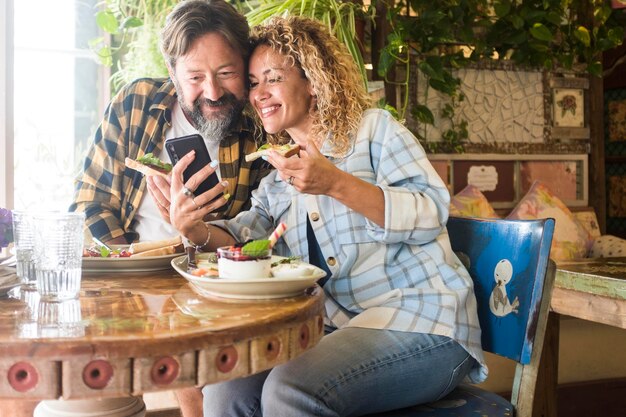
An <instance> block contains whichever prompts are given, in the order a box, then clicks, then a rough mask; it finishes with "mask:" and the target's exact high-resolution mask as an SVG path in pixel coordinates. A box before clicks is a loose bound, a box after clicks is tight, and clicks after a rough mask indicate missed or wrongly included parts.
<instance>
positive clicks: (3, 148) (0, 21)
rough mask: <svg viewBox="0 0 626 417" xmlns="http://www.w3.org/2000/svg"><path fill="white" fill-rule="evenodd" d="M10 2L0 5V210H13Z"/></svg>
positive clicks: (11, 14)
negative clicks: (0, 165) (1, 167)
mask: <svg viewBox="0 0 626 417" xmlns="http://www.w3.org/2000/svg"><path fill="white" fill-rule="evenodd" d="M13 1H14V0H6V1H4V2H2V3H1V4H2V6H0V28H4V31H0V126H2V127H1V128H0V155H1V156H0V162H2V166H3V167H4V169H2V170H0V207H7V208H11V209H12V208H13V204H14V198H13V191H14V188H13V183H14V172H13V169H14V145H13V136H14V125H13V71H14V69H13V64H14V60H13V55H14V54H13V28H14V26H13V25H14V18H13V17H14V12H13V10H14V8H13Z"/></svg>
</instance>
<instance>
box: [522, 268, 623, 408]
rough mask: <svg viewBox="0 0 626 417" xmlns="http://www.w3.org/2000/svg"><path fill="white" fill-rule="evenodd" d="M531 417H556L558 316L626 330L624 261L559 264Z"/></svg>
mask: <svg viewBox="0 0 626 417" xmlns="http://www.w3.org/2000/svg"><path fill="white" fill-rule="evenodd" d="M550 306H551V313H550V317H549V319H548V328H547V331H546V338H545V343H544V348H543V354H542V357H541V364H540V368H541V369H540V374H539V378H538V385H537V389H536V392H535V412H534V413H533V415H534V416H537V417H540V416H546V417H556V416H557V386H558V370H559V367H558V358H559V330H560V326H559V315H564V316H571V317H576V318H578V319H582V320H587V321H592V322H595V323H602V324H607V325H609V326H614V327H618V328H621V329H626V258H596V259H583V260H579V261H568V262H559V263H558V264H557V271H556V280H555V285H554V291H553V294H552V301H551V303H550Z"/></svg>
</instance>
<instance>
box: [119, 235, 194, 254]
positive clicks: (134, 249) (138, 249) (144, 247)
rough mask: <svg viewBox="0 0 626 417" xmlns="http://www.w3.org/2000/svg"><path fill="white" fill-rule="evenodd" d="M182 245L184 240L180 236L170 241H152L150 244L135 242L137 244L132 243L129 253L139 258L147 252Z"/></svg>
mask: <svg viewBox="0 0 626 417" xmlns="http://www.w3.org/2000/svg"><path fill="white" fill-rule="evenodd" d="M182 243H183V240H182V238H181V237H180V236H176V237H173V238H170V239H163V240H151V241H148V242H135V243H131V245H130V247H129V248H128V251H129V252H130V253H132V254H133V256H137V255H139V254H141V253H143V252H147V251H151V250H155V249H161V248H167V247H170V246H178V245H182ZM148 256H154V255H148Z"/></svg>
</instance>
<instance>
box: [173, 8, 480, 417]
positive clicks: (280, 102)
mask: <svg viewBox="0 0 626 417" xmlns="http://www.w3.org/2000/svg"><path fill="white" fill-rule="evenodd" d="M254 34H255V36H254V37H253V42H252V45H253V52H252V55H251V58H250V63H249V77H250V94H249V99H250V102H251V104H252V106H253V107H254V109H255V110H256V113H257V115H258V117H259V119H260V121H261V123H262V124H263V128H264V129H265V130H266V131H267V133H268V134H270V135H272V140H274V141H276V142H285V141H293V142H295V143H297V144H298V145H300V147H301V151H300V154H299V157H291V158H285V157H283V156H281V155H279V154H278V153H277V152H270V155H269V157H268V161H269V162H270V163H271V164H272V165H273V166H274V167H275V168H276V170H275V171H273V172H272V173H271V174H270V175H269V176H268V177H266V178H265V179H264V180H263V181H262V182H261V185H260V186H259V189H258V190H257V192H256V193H255V194H253V202H252V208H251V209H250V211H247V212H242V213H240V214H239V215H238V216H237V217H236V218H234V219H232V220H227V221H219V222H214V223H213V224H208V225H205V224H200V222H201V219H200V220H198V222H197V223H195V224H193V225H191V226H190V227H188V228H186V229H185V230H180V231H181V233H182V234H183V235H185V236H188V237H189V238H190V239H191V240H192V241H194V242H203V241H205V240H206V241H207V242H208V244H207V245H206V246H207V249H214V248H216V247H218V246H224V245H229V244H232V243H234V242H235V241H242V240H245V239H247V238H249V237H251V238H253V239H263V238H266V237H267V236H268V235H269V234H270V233H271V231H272V230H273V229H274V228H275V227H276V225H277V224H279V223H280V222H285V223H286V224H287V226H288V228H287V231H286V233H285V234H284V236H283V239H281V240H279V243H278V244H277V245H276V246H275V247H274V253H277V254H279V255H284V256H298V257H301V258H302V259H303V260H304V261H307V262H309V263H313V264H316V265H318V266H320V267H322V268H324V269H325V270H326V271H327V277H326V279H325V280H323V281H321V282H320V285H322V286H323V289H324V292H325V294H326V329H327V334H326V335H325V336H324V337H323V338H322V340H321V341H320V343H319V344H318V345H316V346H315V347H313V348H312V349H310V350H309V351H307V352H305V353H304V354H302V355H301V356H299V357H297V358H295V359H294V360H292V361H290V362H288V363H286V364H284V365H280V366H277V367H276V368H274V369H272V370H270V371H266V372H262V373H260V374H257V375H254V376H251V377H247V378H242V379H238V380H233V381H229V382H224V383H220V384H215V385H208V386H206V387H204V388H203V393H204V413H205V416H206V417H211V416H261V415H263V416H267V417H282V416H284V417H295V416H298V417H303V416H305V417H306V416H361V415H366V414H370V413H377V412H383V411H386V410H391V409H396V408H402V407H407V406H411V405H415V404H420V403H424V402H429V401H434V400H437V399H439V398H441V397H442V396H444V395H446V394H447V393H448V392H450V391H451V390H452V389H453V388H454V387H455V386H456V385H457V384H459V383H460V382H461V380H462V379H463V378H465V377H466V376H469V377H470V378H471V379H472V380H473V381H475V382H477V381H481V380H483V379H484V378H485V376H486V367H485V365H484V359H483V356H482V350H481V345H480V329H479V324H478V318H477V313H476V301H475V298H474V293H473V287H472V281H471V279H470V277H469V275H468V273H467V271H466V270H465V269H464V268H463V266H462V265H461V263H460V261H459V260H458V258H457V257H456V256H455V255H454V253H453V251H452V249H451V247H450V242H449V238H448V234H447V231H446V221H447V219H448V205H449V200H450V196H449V193H448V190H447V189H446V186H445V184H444V183H443V181H442V180H441V179H440V178H439V176H438V175H437V173H436V172H435V170H434V169H433V167H432V166H431V164H430V163H429V162H428V159H427V157H426V154H425V152H424V150H423V148H422V147H421V146H420V144H419V142H418V141H417V140H416V138H415V137H414V136H413V135H412V134H411V133H410V132H409V131H408V130H407V129H406V128H405V127H404V126H402V125H401V124H400V123H398V122H397V121H396V120H394V119H393V117H392V116H391V115H390V114H389V113H387V112H385V111H383V110H377V109H369V107H370V100H369V98H368V95H367V93H366V91H365V88H364V86H363V84H362V82H361V80H360V78H359V75H358V74H359V72H358V71H357V68H356V66H355V64H354V62H353V61H352V59H351V58H350V56H349V55H348V53H347V52H346V51H345V49H344V48H343V46H342V45H341V44H340V43H339V42H338V41H337V40H336V39H335V38H334V37H333V36H331V35H330V34H329V33H328V31H327V29H326V28H325V27H324V26H323V25H322V24H320V23H318V22H316V21H313V20H309V19H306V18H298V17H290V18H275V19H273V20H271V21H270V22H269V23H267V24H266V25H264V26H261V27H257V28H256V29H255V32H254ZM189 159H190V158H186V159H183V160H181V162H179V164H178V165H177V166H176V167H175V168H174V173H173V178H174V179H176V180H173V185H172V186H173V188H174V192H181V190H183V184H182V181H180V178H181V176H182V175H181V174H182V172H183V170H184V169H185V167H186V166H187V165H188V163H189ZM209 171H210V170H209V169H207V170H206V172H205V174H206V173H208V172H209ZM200 177H201V175H200V174H198V177H197V178H192V179H191V180H190V182H191V183H190V182H188V183H187V184H185V186H187V188H191V189H193V185H194V184H196V183H198V182H197V181H199V180H200V179H201V178H200ZM211 198H213V196H206V198H204V197H203V196H198V197H196V203H197V204H201V203H204V202H208V201H210V199H211ZM205 200H206V201H205ZM193 208H194V207H193V206H192V205H190V207H189V210H190V213H191V211H192V210H193ZM216 226H217V227H216Z"/></svg>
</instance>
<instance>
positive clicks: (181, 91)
mask: <svg viewBox="0 0 626 417" xmlns="http://www.w3.org/2000/svg"><path fill="white" fill-rule="evenodd" d="M248 36H249V27H248V23H247V22H246V20H245V18H244V17H243V16H242V15H241V14H239V13H238V12H237V11H236V10H235V9H234V8H233V7H232V6H231V5H230V4H228V3H226V2H224V1H223V0H189V1H184V2H181V3H178V5H177V6H176V7H175V8H174V10H173V11H172V12H171V13H170V14H169V15H168V17H167V20H166V23H165V26H164V28H163V30H162V32H161V51H162V53H163V57H164V59H165V62H166V64H167V68H168V72H169V78H166V79H153V78H142V79H139V80H136V81H134V82H132V83H131V84H129V85H128V86H126V87H125V88H124V89H122V90H121V91H120V92H119V93H118V94H117V96H116V97H115V98H114V99H113V100H112V101H111V103H110V104H109V106H108V107H107V110H106V112H105V115H104V119H103V121H102V123H101V125H100V126H99V128H98V130H97V131H96V134H95V138H94V142H93V144H92V146H91V147H90V149H89V151H88V154H87V156H86V158H85V162H84V166H83V171H82V172H81V174H80V175H79V177H78V179H77V185H76V192H75V195H74V202H73V203H72V205H71V206H70V210H71V211H84V212H85V213H86V228H87V229H88V232H89V234H91V235H92V236H93V237H96V238H98V239H100V240H102V241H104V242H108V243H130V242H134V241H138V240H141V241H148V240H160V239H165V238H169V237H172V236H176V235H177V234H178V233H177V232H176V230H175V229H174V228H173V227H172V226H171V225H170V224H169V221H168V219H169V208H170V204H172V203H173V202H171V201H170V200H172V198H171V196H170V195H169V194H168V193H167V192H165V193H162V192H160V189H159V186H160V188H161V189H163V188H164V187H163V183H162V182H161V183H159V182H157V183H155V181H154V179H153V178H149V180H148V181H146V179H145V178H144V176H143V175H142V174H140V173H139V172H137V171H135V170H133V169H131V168H129V167H127V166H126V165H125V162H124V160H125V158H126V157H129V158H131V159H137V158H139V157H141V156H142V155H145V154H146V153H152V154H154V155H156V156H158V157H159V158H160V159H161V160H163V161H165V162H169V156H168V155H167V152H162V150H163V147H164V144H165V142H166V141H167V140H169V139H172V138H176V137H180V136H186V135H190V134H194V133H199V134H200V135H201V136H202V137H203V138H204V141H205V144H206V145H207V149H208V151H209V155H210V157H211V160H212V161H217V162H218V163H217V164H215V163H214V164H213V165H214V166H213V165H212V167H213V168H214V169H215V172H216V173H217V174H218V177H219V178H220V183H219V184H218V185H217V186H216V187H215V188H214V190H213V191H214V193H215V195H220V194H222V197H220V198H219V199H218V200H216V202H212V207H213V206H223V205H227V206H226V207H227V208H226V210H225V211H224V212H223V213H221V214H220V215H221V216H223V217H225V218H231V217H234V216H235V215H236V214H237V213H239V212H240V211H242V210H245V209H247V208H248V207H249V199H250V194H251V192H252V190H254V189H255V188H256V187H257V186H258V183H259V181H260V180H261V178H262V177H264V176H265V175H266V174H267V173H268V172H269V168H268V165H267V164H266V163H264V161H262V160H259V161H255V162H254V163H248V162H246V161H245V159H244V156H245V155H246V154H248V153H251V152H253V151H254V150H256V148H257V145H258V143H257V142H259V141H260V138H258V137H257V138H255V129H254V122H253V120H252V119H251V117H249V116H248V115H247V112H246V109H245V107H246V103H247V87H246V84H247V82H246V80H247V74H246V70H245V68H246V61H247V58H248ZM158 181H162V180H161V179H158ZM147 188H149V189H150V192H151V193H152V198H151V197H150V196H149V195H147V194H148V193H146V190H147ZM190 191H191V192H193V190H190ZM191 192H188V193H187V194H185V196H184V198H189V199H193V194H191ZM193 202H195V201H193ZM212 207H209V209H207V208H203V210H202V215H203V216H206V215H207V214H208V215H211V214H215V213H207V210H210V209H211V208H212ZM215 208H218V207H215ZM191 243H192V244H196V245H200V244H201V243H202V242H191Z"/></svg>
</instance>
